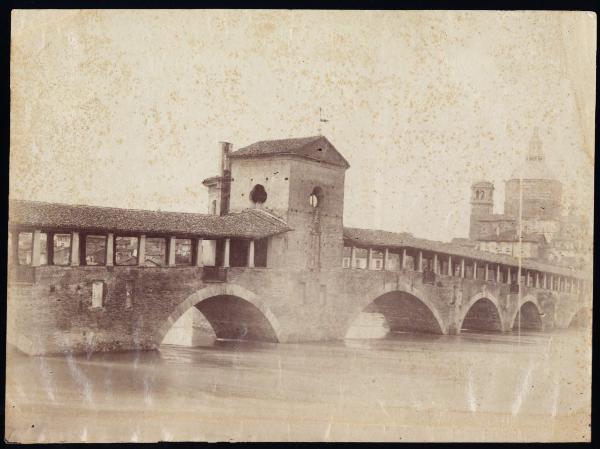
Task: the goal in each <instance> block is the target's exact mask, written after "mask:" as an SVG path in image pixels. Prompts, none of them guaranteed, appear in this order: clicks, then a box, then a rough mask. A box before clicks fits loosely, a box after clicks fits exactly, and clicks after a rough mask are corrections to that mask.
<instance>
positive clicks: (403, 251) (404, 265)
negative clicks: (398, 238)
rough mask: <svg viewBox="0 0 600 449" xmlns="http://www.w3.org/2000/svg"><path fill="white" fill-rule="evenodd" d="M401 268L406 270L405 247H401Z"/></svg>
mask: <svg viewBox="0 0 600 449" xmlns="http://www.w3.org/2000/svg"><path fill="white" fill-rule="evenodd" d="M401 266H402V269H403V270H406V248H402V265H401Z"/></svg>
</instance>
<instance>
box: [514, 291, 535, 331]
mask: <svg viewBox="0 0 600 449" xmlns="http://www.w3.org/2000/svg"><path fill="white" fill-rule="evenodd" d="M519 316H520V317H521V329H533V330H542V327H543V324H542V316H543V312H542V308H541V306H540V303H539V302H538V300H537V298H536V297H535V296H533V295H527V296H525V297H524V298H521V301H520V302H519V305H518V307H517V308H516V309H515V312H514V313H513V314H512V317H511V320H510V323H511V326H510V328H511V329H515V328H516V327H518V326H519V321H518V318H519Z"/></svg>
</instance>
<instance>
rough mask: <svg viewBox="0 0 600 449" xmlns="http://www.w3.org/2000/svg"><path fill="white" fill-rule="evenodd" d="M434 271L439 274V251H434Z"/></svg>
mask: <svg viewBox="0 0 600 449" xmlns="http://www.w3.org/2000/svg"><path fill="white" fill-rule="evenodd" d="M433 272H434V273H435V274H438V257H437V253H433Z"/></svg>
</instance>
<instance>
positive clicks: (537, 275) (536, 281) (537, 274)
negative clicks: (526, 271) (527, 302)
mask: <svg viewBox="0 0 600 449" xmlns="http://www.w3.org/2000/svg"><path fill="white" fill-rule="evenodd" d="M535 288H540V273H539V272H537V271H536V272H535Z"/></svg>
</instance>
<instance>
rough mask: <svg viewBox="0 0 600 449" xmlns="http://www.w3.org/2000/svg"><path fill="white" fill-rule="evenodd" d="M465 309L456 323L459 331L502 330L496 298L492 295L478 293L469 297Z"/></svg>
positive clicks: (501, 320) (502, 323) (502, 322)
mask: <svg viewBox="0 0 600 449" xmlns="http://www.w3.org/2000/svg"><path fill="white" fill-rule="evenodd" d="M465 310H466V312H465V314H464V315H463V317H462V319H461V320H460V322H459V325H458V328H459V329H460V330H461V331H462V330H476V331H486V332H502V331H503V330H504V321H503V319H502V314H501V313H500V307H499V304H498V300H497V299H496V298H494V296H492V295H490V294H484V293H479V294H477V295H475V296H474V297H473V298H471V300H470V301H469V303H468V304H467V307H466V308H465Z"/></svg>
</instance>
